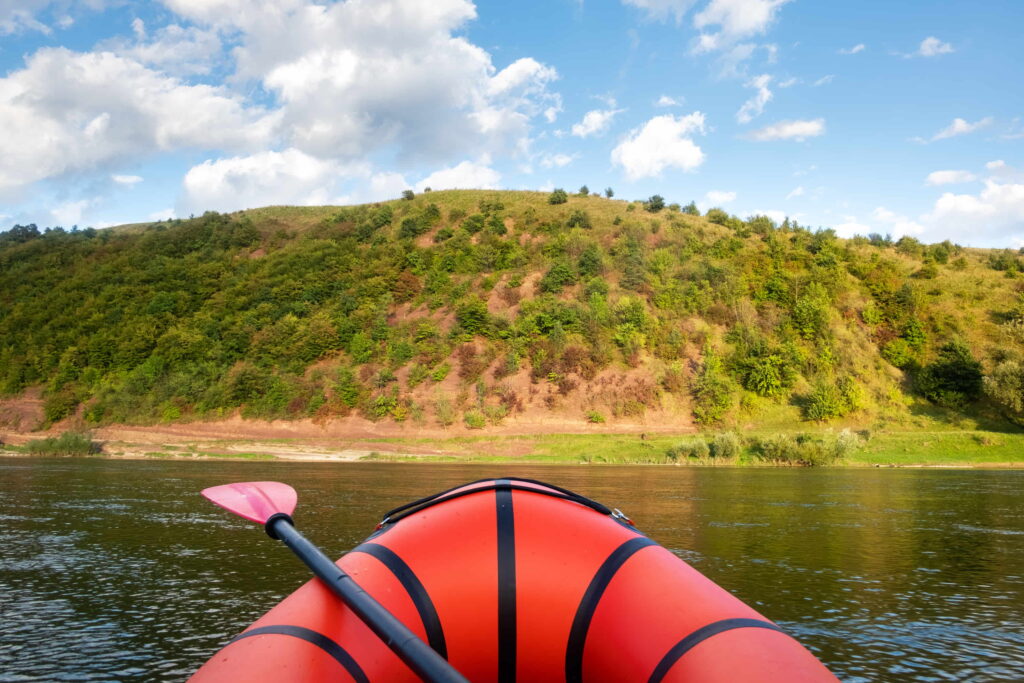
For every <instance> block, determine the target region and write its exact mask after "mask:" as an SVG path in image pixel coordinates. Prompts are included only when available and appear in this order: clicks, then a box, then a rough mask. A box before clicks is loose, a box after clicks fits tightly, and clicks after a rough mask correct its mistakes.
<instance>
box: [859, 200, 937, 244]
mask: <svg viewBox="0 0 1024 683" xmlns="http://www.w3.org/2000/svg"><path fill="white" fill-rule="evenodd" d="M871 216H872V218H874V219H875V220H876V221H878V222H879V223H881V224H882V225H884V226H885V232H886V234H889V235H892V236H893V237H894V238H897V239H898V238H900V237H903V236H904V235H920V234H921V233H923V232H924V231H925V228H924V226H923V225H921V224H920V223H918V222H916V221H912V220H910V219H909V218H907V217H906V216H901V215H899V214H897V213H894V212H892V211H890V210H889V209H887V208H885V207H884V206H879V207H877V208H876V209H875V210H874V211H872V212H871Z"/></svg>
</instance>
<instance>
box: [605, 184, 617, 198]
mask: <svg viewBox="0 0 1024 683" xmlns="http://www.w3.org/2000/svg"><path fill="white" fill-rule="evenodd" d="M604 196H605V197H607V198H608V199H611V198H612V197H614V196H615V190H613V189H612V188H610V187H606V188H604Z"/></svg>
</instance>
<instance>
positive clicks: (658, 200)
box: [644, 194, 665, 213]
mask: <svg viewBox="0 0 1024 683" xmlns="http://www.w3.org/2000/svg"><path fill="white" fill-rule="evenodd" d="M644 208H645V209H647V210H648V211H650V212H651V213H658V212H659V211H661V210H662V209H664V208H665V198H664V197H662V196H661V195H660V194H656V195H651V197H650V199H648V200H647V201H646V202H644Z"/></svg>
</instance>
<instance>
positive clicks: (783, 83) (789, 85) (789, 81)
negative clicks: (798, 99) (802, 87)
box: [779, 76, 800, 88]
mask: <svg viewBox="0 0 1024 683" xmlns="http://www.w3.org/2000/svg"><path fill="white" fill-rule="evenodd" d="M799 82H800V79H799V78H796V77H795V76H790V77H789V78H787V79H786V80H784V81H780V82H779V87H780V88H792V87H793V86H794V85H796V84H797V83H799Z"/></svg>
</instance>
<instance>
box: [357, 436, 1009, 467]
mask: <svg viewBox="0 0 1024 683" xmlns="http://www.w3.org/2000/svg"><path fill="white" fill-rule="evenodd" d="M724 434H733V433H724ZM724 434H701V435H652V436H645V437H644V438H641V437H640V435H636V434H549V435H538V436H512V437H486V436H481V437H456V438H451V439H380V440H377V443H380V444H382V445H383V444H388V445H389V446H391V447H398V446H401V447H413V446H414V447H415V449H414V450H424V449H427V450H432V451H435V452H436V453H438V454H439V455H425V456H401V455H393V454H389V453H387V452H375V453H371V454H370V455H368V456H365V457H364V458H362V460H364V461H367V460H368V461H402V462H409V461H422V462H445V461H453V460H457V461H459V462H524V463H552V464H604V463H607V464H666V465H672V464H679V465H711V466H714V465H752V466H758V465H838V466H844V465H845V466H890V465H892V466H912V465H921V466H957V465H961V466H971V465H982V464H985V465H993V466H1000V465H1003V466H1008V465H1024V434H1020V433H1002V432H990V431H978V430H930V431H925V430H915V431H900V432H896V431H892V432H890V431H881V432H878V431H875V432H872V431H871V430H867V429H865V430H860V431H850V430H846V431H844V432H839V433H832V432H826V431H819V432H813V431H803V432H793V431H788V432H778V431H776V432H772V433H766V432H762V431H758V432H747V433H739V434H733V437H734V438H735V440H736V442H737V443H736V444H735V446H734V447H733V446H729V445H726V444H722V443H721V441H722V439H723V436H724ZM724 438H725V439H728V438H729V437H724ZM716 442H719V446H718V448H717V449H716ZM510 444H511V445H512V448H511V449H510ZM382 451H383V449H382ZM510 451H517V452H518V454H512V453H511V452H510Z"/></svg>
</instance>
